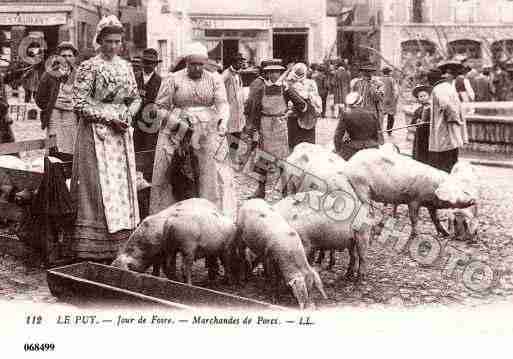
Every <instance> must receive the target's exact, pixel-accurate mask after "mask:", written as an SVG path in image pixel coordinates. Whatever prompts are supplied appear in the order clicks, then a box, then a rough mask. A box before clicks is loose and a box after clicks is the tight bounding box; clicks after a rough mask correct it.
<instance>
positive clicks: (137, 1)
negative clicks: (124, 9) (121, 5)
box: [126, 0, 141, 7]
mask: <svg viewBox="0 0 513 359" xmlns="http://www.w3.org/2000/svg"><path fill="white" fill-rule="evenodd" d="M126 6H132V7H140V6H141V0H127V1H126Z"/></svg>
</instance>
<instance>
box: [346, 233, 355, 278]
mask: <svg viewBox="0 0 513 359" xmlns="http://www.w3.org/2000/svg"><path fill="white" fill-rule="evenodd" d="M355 242H356V241H355V239H354V238H353V239H352V240H351V245H350V246H349V248H347V249H348V251H349V265H348V266H347V272H346V280H352V279H353V278H354V273H355V272H356V251H355V249H356V248H355V247H356V243H355Z"/></svg>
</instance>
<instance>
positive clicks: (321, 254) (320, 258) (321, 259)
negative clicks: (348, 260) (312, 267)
mask: <svg viewBox="0 0 513 359" xmlns="http://www.w3.org/2000/svg"><path fill="white" fill-rule="evenodd" d="M324 257H325V253H324V249H319V257H317V265H318V266H319V267H322V262H324Z"/></svg>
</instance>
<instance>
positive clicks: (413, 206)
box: [408, 202, 420, 238]
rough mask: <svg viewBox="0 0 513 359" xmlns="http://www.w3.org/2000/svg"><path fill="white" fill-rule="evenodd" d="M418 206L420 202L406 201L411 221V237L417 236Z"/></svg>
mask: <svg viewBox="0 0 513 359" xmlns="http://www.w3.org/2000/svg"><path fill="white" fill-rule="evenodd" d="M419 207H420V204H419V203H418V202H410V203H408V212H409V215H410V221H411V234H410V237H411V238H413V237H416V236H417V223H418V221H419Z"/></svg>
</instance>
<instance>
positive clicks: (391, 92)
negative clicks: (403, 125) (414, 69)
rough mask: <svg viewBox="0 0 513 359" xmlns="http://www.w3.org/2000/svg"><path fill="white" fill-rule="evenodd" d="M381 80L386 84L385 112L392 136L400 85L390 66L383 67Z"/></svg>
mask: <svg viewBox="0 0 513 359" xmlns="http://www.w3.org/2000/svg"><path fill="white" fill-rule="evenodd" d="M381 81H382V82H383V85H384V92H383V114H384V115H385V116H386V120H387V134H388V135H389V136H390V135H392V129H393V128H394V122H395V113H396V111H397V100H398V99H399V85H398V84H397V80H396V79H394V77H393V76H392V69H390V67H384V68H383V77H382V79H381Z"/></svg>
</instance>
